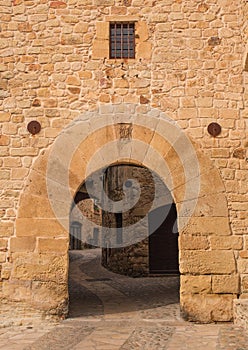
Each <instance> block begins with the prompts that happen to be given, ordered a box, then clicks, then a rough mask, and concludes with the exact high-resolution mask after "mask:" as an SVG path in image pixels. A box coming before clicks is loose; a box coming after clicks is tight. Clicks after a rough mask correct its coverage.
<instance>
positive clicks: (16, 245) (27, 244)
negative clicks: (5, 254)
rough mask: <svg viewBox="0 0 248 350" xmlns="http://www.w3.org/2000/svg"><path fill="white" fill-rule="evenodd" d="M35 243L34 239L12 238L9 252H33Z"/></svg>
mask: <svg viewBox="0 0 248 350" xmlns="http://www.w3.org/2000/svg"><path fill="white" fill-rule="evenodd" d="M35 243H36V238H35V237H12V238H11V239H10V252H12V253H13V252H27V253H28V252H33V251H34V249H35Z"/></svg>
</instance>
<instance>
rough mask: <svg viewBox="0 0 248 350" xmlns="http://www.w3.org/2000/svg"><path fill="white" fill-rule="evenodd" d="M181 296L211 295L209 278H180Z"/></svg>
mask: <svg viewBox="0 0 248 350" xmlns="http://www.w3.org/2000/svg"><path fill="white" fill-rule="evenodd" d="M180 282H181V286H180V293H181V294H189V293H192V294H209V293H211V276H187V275H186V276H184V275H182V276H181V281H180Z"/></svg>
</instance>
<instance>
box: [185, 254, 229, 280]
mask: <svg viewBox="0 0 248 350" xmlns="http://www.w3.org/2000/svg"><path fill="white" fill-rule="evenodd" d="M180 271H181V273H183V274H188V273H189V274H200V275H208V274H232V273H234V272H236V264H235V259H234V255H233V252H232V251H229V250H222V251H218V250H214V251H197V250H182V251H181V252H180Z"/></svg>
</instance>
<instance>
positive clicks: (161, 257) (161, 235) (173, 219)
mask: <svg viewBox="0 0 248 350" xmlns="http://www.w3.org/2000/svg"><path fill="white" fill-rule="evenodd" d="M161 216H165V219H164V221H163V222H162V224H161V225H160V226H159V227H158V228H156V229H155V227H156V222H158V221H159V220H158V219H159V218H161ZM148 220H149V233H150V232H153V233H151V234H150V235H149V272H150V274H179V263H178V230H177V211H176V206H175V204H174V203H173V204H169V205H164V206H162V207H159V208H157V209H155V210H153V211H152V212H150V213H149V216H148Z"/></svg>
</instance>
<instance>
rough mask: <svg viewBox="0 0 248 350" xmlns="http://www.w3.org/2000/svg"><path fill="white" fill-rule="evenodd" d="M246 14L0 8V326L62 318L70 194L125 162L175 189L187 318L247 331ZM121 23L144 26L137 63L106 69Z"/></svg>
mask: <svg viewBox="0 0 248 350" xmlns="http://www.w3.org/2000/svg"><path fill="white" fill-rule="evenodd" d="M247 6H248V5H247V2H246V1H245V0H241V1H237V0H221V1H220V0H205V1H198V0H194V1H193V0H185V1H181V0H176V1H172V0H161V1H153V0H143V1H140V0H63V1H45V0H37V1H32V0H28V1H23V0H13V1H11V0H5V1H0V12H1V31H0V49H1V56H0V71H1V81H0V87H1V91H0V97H1V100H0V122H1V136H0V154H1V160H0V162H1V170H0V183H1V202H0V214H1V223H0V271H1V280H0V298H1V318H2V319H3V322H6V323H8V322H12V321H13V319H14V321H20V320H22V321H23V322H24V320H25V319H28V318H32V319H34V318H35V317H40V316H42V317H64V316H65V315H66V313H67V308H68V285H67V278H68V245H69V233H68V232H69V215H70V206H71V200H70V205H69V204H67V201H68V195H67V192H68V193H69V194H70V196H71V197H72V199H73V197H74V196H75V194H76V192H77V191H78V188H80V186H81V184H82V183H83V182H84V181H85V179H86V178H87V176H88V175H89V174H90V173H91V172H94V171H96V170H98V169H99V168H100V167H103V166H106V164H107V163H108V164H116V163H118V162H124V161H125V162H130V163H133V164H142V165H144V166H146V167H147V168H149V169H151V170H153V171H155V172H156V173H157V174H158V175H159V176H160V177H161V178H162V179H163V181H164V183H165V184H166V186H167V187H168V188H169V189H170V190H171V195H172V197H173V199H174V202H175V204H176V207H177V211H178V222H179V268H180V273H181V287H180V303H181V308H182V310H183V312H184V314H185V316H186V317H187V318H188V319H190V320H197V321H200V322H212V321H229V320H232V319H233V317H235V318H236V319H237V320H239V321H240V322H241V321H242V322H245V319H246V320H247V315H246V314H245V310H246V309H247V303H248V301H247V299H248V217H247V209H248V208H247V191H248V187H247V186H248V181H247V180H248V175H247V173H248V172H247V168H248V163H247V158H248V155H247V147H248V141H247V117H248V112H247V111H248V109H247V103H248V102H247V91H248V90H247V86H248V85H247V82H248V73H247V71H248V59H247V39H248V38H247V35H248V31H247V13H248V9H247ZM116 22H117V23H122V22H125V23H126V22H131V23H134V24H135V57H134V58H130V59H126V58H125V59H110V58H109V26H110V24H111V23H116ZM31 121H38V122H39V123H40V125H41V130H40V132H39V133H37V134H35V135H32V134H30V133H29V132H28V130H27V125H28V123H29V122H31ZM212 122H214V123H218V124H219V125H220V126H221V128H222V130H221V133H220V134H219V135H218V136H216V137H213V136H211V135H210V134H209V132H208V126H209V124H210V123H212ZM69 125H73V127H74V129H73V127H72V128H70V127H69ZM125 125H127V126H128V128H129V129H128V128H127V129H128V131H127V134H128V135H129V137H128V139H129V142H126V143H125V144H121V145H120V144H119V143H118V140H122V139H123V138H124V139H126V138H127V137H126V132H125ZM179 128H180V129H179ZM72 129H73V136H71V134H70V132H71V130H72ZM123 130H124V135H123ZM179 130H180V131H179ZM66 141H67V142H66ZM189 141H190V143H189ZM116 142H117V143H116ZM135 142H136V144H135ZM107 144H111V147H110V148H109V149H108V148H107ZM186 144H187V145H188V146H187V147H186ZM130 145H131V146H134V145H135V147H134V148H132V147H131V146H130ZM122 146H123V147H122ZM56 147H57V148H56ZM145 147H147V148H145ZM134 149H135V152H134ZM192 149H193V150H194V152H193V151H192ZM106 150H108V151H106ZM124 150H125V152H124ZM153 152H155V153H156V154H157V155H158V159H159V161H158V160H157V159H156V158H155V156H153ZM192 153H194V154H195V158H194V159H193V158H192V157H193V156H192ZM134 155H135V157H134ZM135 158H136V159H135ZM137 159H138V160H137ZM163 162H164V163H163ZM196 163H197V164H198V165H199V166H198V167H197V169H196V168H194V166H193V165H194V164H196ZM165 169H169V174H170V178H171V182H172V183H173V185H171V184H170V183H168V178H167V177H166V173H165ZM65 178H67V180H68V181H65ZM197 183H198V185H199V186H198V187H197V186H196V184H197ZM65 184H66V185H65ZM55 189H57V190H55ZM194 189H196V192H195V193H194V191H193V190H194ZM185 196H186V197H185ZM185 198H186V199H187V200H186V199H185ZM192 203H193V204H194V205H193V204H192ZM191 204H192V206H191ZM192 208H193V209H192ZM191 209H192V210H191Z"/></svg>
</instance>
